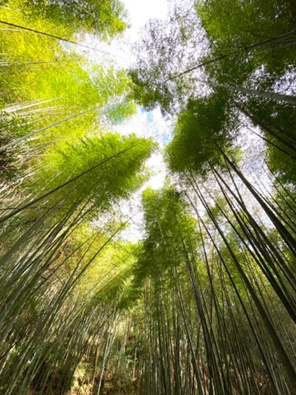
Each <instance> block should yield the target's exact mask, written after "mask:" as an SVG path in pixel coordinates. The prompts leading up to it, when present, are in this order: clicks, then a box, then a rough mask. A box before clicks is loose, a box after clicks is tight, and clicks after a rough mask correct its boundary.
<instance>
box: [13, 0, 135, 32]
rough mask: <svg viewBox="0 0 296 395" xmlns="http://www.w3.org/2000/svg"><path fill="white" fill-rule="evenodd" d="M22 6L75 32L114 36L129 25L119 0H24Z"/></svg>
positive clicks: (31, 13) (31, 12) (29, 11)
mask: <svg viewBox="0 0 296 395" xmlns="http://www.w3.org/2000/svg"><path fill="white" fill-rule="evenodd" d="M19 7H20V10H21V11H22V12H23V13H24V14H26V15H27V16H28V17H29V18H33V19H39V18H40V17H41V18H43V19H45V20H49V21H51V22H53V23H54V24H55V25H63V26H67V28H68V29H70V31H71V32H72V34H73V33H76V32H77V31H84V32H88V33H97V34H98V33H100V34H101V35H102V37H104V38H107V37H111V38H112V37H113V36H115V35H116V34H118V33H122V32H123V31H124V29H125V28H126V27H127V23H126V22H125V21H124V19H125V17H126V14H125V10H124V6H123V3H121V1H120V0H101V1H98V0H83V1H79V2H77V1H73V0H64V1H63V2H60V1H57V0H50V1H45V0H34V1H29V0H25V1H22V2H21V3H20V4H19Z"/></svg>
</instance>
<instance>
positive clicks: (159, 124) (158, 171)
mask: <svg viewBox="0 0 296 395" xmlns="http://www.w3.org/2000/svg"><path fill="white" fill-rule="evenodd" d="M121 1H122V2H123V3H124V4H125V7H126V9H127V11H128V13H129V21H130V23H131V27H130V29H128V30H127V31H126V33H125V37H126V39H127V40H128V41H130V42H133V41H136V39H137V35H138V33H139V30H140V28H141V27H142V26H144V25H145V23H146V22H147V21H148V20H149V19H150V18H165V17H166V15H167V0H121ZM121 54H122V55H124V56H127V55H128V52H125V49H124V47H122V52H121ZM122 65H124V60H122ZM124 66H125V65H124ZM171 129H172V124H171V121H168V120H165V119H164V118H163V117H162V115H161V112H160V110H159V109H156V110H154V111H152V112H149V113H148V112H146V111H145V110H144V109H142V108H139V109H138V114H137V115H136V116H134V117H133V118H132V119H131V120H129V121H127V122H125V123H124V124H123V125H121V126H120V127H119V128H118V131H119V132H120V133H122V134H129V133H136V134H137V135H139V136H141V137H153V139H154V140H155V141H157V142H158V144H159V148H160V150H161V148H163V147H164V144H165V143H167V142H168V141H169V139H170V136H171ZM160 150H158V151H157V152H155V153H154V154H153V155H152V156H151V158H150V159H149V160H148V161H147V166H149V168H150V169H151V170H152V172H153V173H154V174H153V175H152V176H151V178H150V180H149V181H148V182H147V183H145V185H144V186H143V188H141V191H139V192H138V193H136V194H135V196H134V197H133V198H132V199H131V201H130V202H129V203H126V204H125V205H122V206H121V211H122V212H123V213H125V214H126V215H128V216H129V215H132V216H133V219H132V220H131V223H130V226H129V229H128V230H126V231H124V232H123V234H122V238H123V239H125V240H132V241H137V240H138V239H139V238H141V235H142V231H143V230H142V226H143V211H142V208H141V203H140V201H141V193H142V190H143V189H146V188H147V187H151V188H153V189H159V188H161V187H162V186H163V184H164V181H165V177H166V171H165V164H164V162H163V156H162V153H161V151H160Z"/></svg>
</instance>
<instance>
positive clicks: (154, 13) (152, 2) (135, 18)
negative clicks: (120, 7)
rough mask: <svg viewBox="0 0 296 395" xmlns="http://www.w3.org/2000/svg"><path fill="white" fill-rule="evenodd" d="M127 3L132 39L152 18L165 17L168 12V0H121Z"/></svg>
mask: <svg viewBox="0 0 296 395" xmlns="http://www.w3.org/2000/svg"><path fill="white" fill-rule="evenodd" d="M121 1H122V3H124V4H125V7H126V9H127V10H128V13H129V19H130V22H131V24H132V27H131V29H129V32H127V33H128V34H130V36H131V38H132V39H135V38H136V35H137V32H138V31H139V29H140V27H141V26H143V25H144V24H145V23H146V22H147V21H148V19H150V18H165V17H166V14H167V0H121Z"/></svg>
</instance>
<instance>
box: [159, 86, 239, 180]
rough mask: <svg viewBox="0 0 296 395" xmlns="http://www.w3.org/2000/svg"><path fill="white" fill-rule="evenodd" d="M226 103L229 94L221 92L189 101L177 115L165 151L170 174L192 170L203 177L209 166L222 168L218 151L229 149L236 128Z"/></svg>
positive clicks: (221, 159) (221, 160) (221, 158)
mask: <svg viewBox="0 0 296 395" xmlns="http://www.w3.org/2000/svg"><path fill="white" fill-rule="evenodd" d="M228 100H229V97H228V95H227V94H226V93H224V92H223V91H222V90H220V91H218V92H216V93H213V94H212V95H210V96H208V97H207V98H203V99H192V100H190V101H189V102H188V105H187V108H186V110H185V111H183V112H182V113H181V114H180V115H179V116H178V120H177V123H176V126H175V129H174V138H173V140H172V142H171V143H170V144H169V145H168V146H167V149H166V150H167V158H168V162H169V166H170V169H171V170H172V171H174V172H183V171H185V170H192V171H194V172H197V173H199V174H202V175H205V174H206V173H207V171H209V170H210V168H211V166H220V167H221V166H223V162H224V161H223V157H222V155H221V152H220V150H219V149H221V150H223V151H227V150H228V149H229V147H230V146H231V141H232V138H233V134H232V133H231V131H232V130H233V129H232V127H234V125H235V123H234V122H235V120H234V119H233V117H232V116H231V114H230V107H229V105H228Z"/></svg>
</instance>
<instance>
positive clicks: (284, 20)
mask: <svg viewBox="0 0 296 395" xmlns="http://www.w3.org/2000/svg"><path fill="white" fill-rule="evenodd" d="M196 10H197V12H198V15H199V16H200V18H201V21H202V26H203V27H204V29H205V30H206V32H207V34H208V38H209V40H210V42H211V57H212V58H215V57H217V56H221V55H225V54H229V56H227V57H226V58H224V59H223V60H221V61H220V67H221V69H222V70H221V72H220V73H219V74H220V79H221V80H222V78H223V72H226V73H227V76H228V80H229V78H232V79H233V80H236V82H237V83H241V82H242V81H244V80H245V79H246V78H247V76H248V75H249V74H250V73H252V71H253V70H255V69H256V68H258V67H259V66H261V65H262V64H264V65H265V66H266V69H267V72H268V73H276V74H277V75H282V74H284V73H285V72H286V70H287V69H289V67H290V64H291V61H292V62H294V59H295V48H294V47H293V43H294V44H295V35H293V34H292V36H291V37H289V38H286V37H284V35H285V34H287V33H290V32H293V31H294V28H295V23H296V13H295V7H293V5H292V2H291V1H283V0H271V1H268V2H266V1H264V0H253V1H239V0H223V1H216V0H207V1H202V2H199V3H198V4H197V5H196ZM271 32H272V33H271ZM264 42H265V44H263V45H260V43H264ZM257 44H259V45H257ZM291 44H292V46H291ZM249 46H251V48H249V50H247V47H249ZM245 48H246V49H245ZM232 52H233V54H232ZM210 69H211V70H212V72H213V73H215V65H214V64H213V65H212V66H210Z"/></svg>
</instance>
